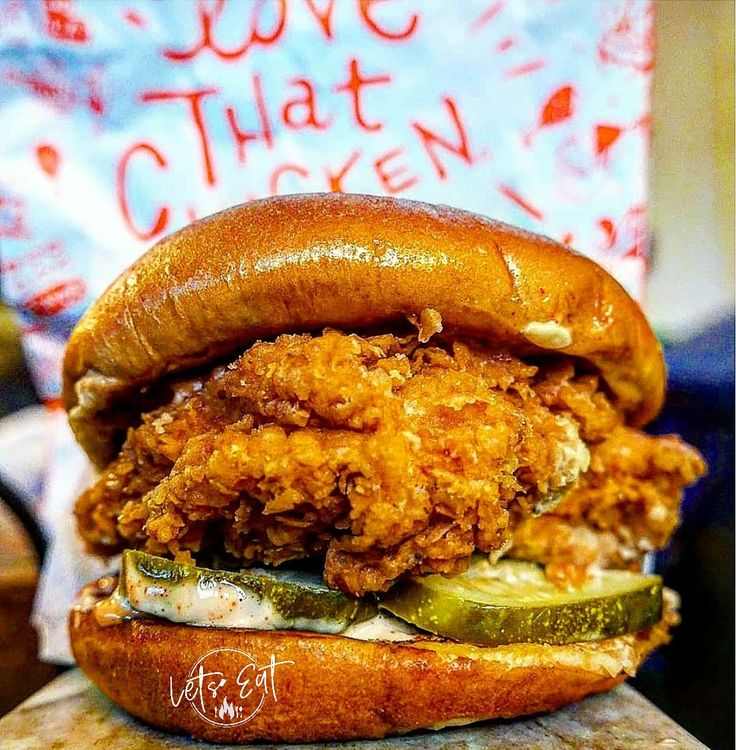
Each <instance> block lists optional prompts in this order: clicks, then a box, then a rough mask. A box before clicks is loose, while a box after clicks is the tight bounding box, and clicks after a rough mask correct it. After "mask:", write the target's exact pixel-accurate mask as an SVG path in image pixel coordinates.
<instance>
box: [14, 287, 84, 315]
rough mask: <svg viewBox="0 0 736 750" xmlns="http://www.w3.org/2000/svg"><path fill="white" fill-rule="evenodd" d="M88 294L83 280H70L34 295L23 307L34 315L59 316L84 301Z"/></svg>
mask: <svg viewBox="0 0 736 750" xmlns="http://www.w3.org/2000/svg"><path fill="white" fill-rule="evenodd" d="M86 293H87V287H86V285H85V283H84V281H82V279H70V280H68V281H62V282H60V283H58V284H54V286H52V287H50V288H49V289H45V290H44V291H42V292H39V293H38V294H34V295H33V297H30V298H28V299H27V300H26V301H25V302H24V303H23V306H24V307H25V308H26V309H27V310H30V312H32V313H33V314H34V315H41V316H44V317H46V316H49V315H57V314H58V313H60V312H62V311H63V310H66V309H67V308H68V307H71V306H72V305H74V304H76V303H77V302H80V301H81V300H83V299H84V296H85V294H86Z"/></svg>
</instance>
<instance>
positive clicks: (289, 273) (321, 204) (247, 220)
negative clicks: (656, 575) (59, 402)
mask: <svg viewBox="0 0 736 750" xmlns="http://www.w3.org/2000/svg"><path fill="white" fill-rule="evenodd" d="M425 309H433V310H436V311H438V312H439V313H440V314H441V316H442V321H443V326H444V331H445V333H447V334H449V335H451V336H452V335H463V336H473V337H477V338H479V339H482V340H484V341H487V342H489V343H490V344H492V345H494V346H499V347H506V348H509V349H511V350H513V351H515V352H517V353H520V354H524V353H538V352H540V351H543V350H554V351H556V352H559V353H562V354H565V355H570V356H574V357H578V358H580V359H583V360H585V361H587V362H588V363H589V364H590V365H592V366H593V367H594V368H596V369H597V370H598V371H599V372H600V373H601V375H602V377H603V378H604V380H605V382H606V384H607V386H608V387H609V389H610V390H611V392H612V393H613V395H614V397H615V400H616V403H617V405H618V407H619V408H620V409H621V410H622V411H623V412H624V413H625V414H626V415H627V417H628V419H629V421H630V422H631V423H632V424H636V425H640V424H643V423H645V422H646V421H648V420H649V419H651V418H652V417H653V416H654V415H655V414H656V413H657V411H658V410H659V408H660V406H661V402H662V397H663V391H664V365H663V361H662V355H661V351H660V348H659V345H658V343H657V341H656V339H655V337H654V334H653V333H652V330H651V328H650V327H649V325H648V324H647V322H646V320H645V318H644V316H643V314H642V313H641V311H640V309H639V307H638V305H637V304H636V303H635V302H634V301H633V300H632V299H631V298H630V297H629V296H628V295H627V293H626V292H625V291H624V290H623V289H622V287H621V286H620V285H619V284H618V283H617V282H616V281H615V280H614V279H613V278H612V277H611V276H610V275H609V274H608V273H607V272H606V271H604V270H603V269H602V268H601V267H600V266H598V265H597V264H595V263H594V262H592V261H591V260H589V259H587V258H585V257H583V256H581V255H578V254H576V253H574V252H572V251H571V250H569V249H568V248H566V247H564V246H562V245H560V244H558V243H556V242H554V241H552V240H550V239H548V238H546V237H541V236H537V235H533V234H530V233H528V232H524V231H522V230H519V229H515V228H513V227H511V226H508V225H506V224H502V223H499V222H495V221H491V220H489V219H485V218H483V217H480V216H477V215H474V214H470V213H467V212H465V211H460V210H456V209H451V208H447V207H437V206H430V205H428V204H423V203H416V202H410V201H399V200H395V199H391V198H379V197H370V196H362V195H342V194H311V195H295V196H284V197H278V198H269V199H265V200H260V201H254V202H251V203H246V204H243V205H240V206H235V207H234V208H231V209H228V210H226V211H223V212H221V213H218V214H215V215H214V216H210V217H208V218H206V219H202V220H200V221H197V222H195V223H194V224H192V225H190V226H188V227H186V228H185V229H182V230H181V231H179V232H176V233H175V234H173V235H171V236H169V237H166V238H165V239H163V240H161V241H160V242H158V243H157V244H156V245H154V247H153V248H151V250H150V251H149V252H148V253H146V254H145V255H143V256H142V257H141V258H140V259H139V260H138V261H137V262H136V263H135V264H134V265H133V266H131V267H130V268H129V269H128V270H127V271H126V272H125V273H123V274H122V275H121V276H120V277H119V278H118V279H117V280H116V281H115V282H114V283H113V284H112V285H111V286H110V287H109V288H108V289H107V291H106V292H105V293H104V294H103V295H102V296H101V297H100V298H99V299H98V300H97V302H96V303H95V304H93V305H92V307H91V308H90V309H89V310H88V311H87V313H86V314H85V315H84V316H83V317H82V319H81V320H80V322H79V324H78V325H77V327H76V328H75V329H74V331H73V333H72V335H71V338H70V340H69V343H68V346H67V350H66V355H65V358H64V372H63V391H64V400H65V404H66V407H67V410H68V411H69V418H70V423H71V425H72V428H73V429H74V432H75V434H76V436H77V439H78V440H79V442H80V443H81V445H82V447H83V448H84V449H85V450H86V451H87V453H88V454H89V456H90V457H91V458H92V459H93V461H94V462H95V463H97V464H98V465H104V464H105V463H106V462H107V461H109V460H110V459H111V458H112V457H113V455H114V450H115V444H116V441H117V440H118V438H119V436H120V434H119V425H118V426H116V427H115V428H114V429H113V428H111V426H110V425H111V420H110V417H109V415H110V413H111V410H114V411H116V412H117V413H118V414H120V413H121V412H129V413H130V414H131V415H135V414H137V413H139V412H140V409H136V408H135V399H136V396H137V395H138V393H139V392H140V389H141V388H142V387H144V386H146V385H148V384H150V383H152V382H155V381H156V380H158V379H159V378H161V377H162V376H165V375H167V374H169V373H173V372H177V371H180V370H184V369H186V368H190V367H193V366H196V365H201V364H204V363H207V362H210V361H212V360H215V359H217V358H220V357H222V356H224V355H226V354H228V353H231V352H234V351H235V350H236V349H237V348H238V347H242V346H243V345H245V344H248V343H250V342H252V341H254V340H256V339H258V338H266V337H271V336H275V335H277V334H280V333H290V332H296V331H305V330H316V329H321V328H323V327H327V326H332V327H337V328H342V329H350V330H359V329H362V328H368V327H372V326H377V325H384V324H390V323H392V322H393V321H405V320H406V318H407V317H409V316H419V315H420V314H421V312H422V311H423V310H425Z"/></svg>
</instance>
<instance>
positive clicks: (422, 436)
mask: <svg viewBox="0 0 736 750" xmlns="http://www.w3.org/2000/svg"><path fill="white" fill-rule="evenodd" d="M611 441H613V442H611ZM639 444H641V445H642V446H645V447H646V449H647V451H648V453H647V456H648V458H646V459H645V458H642V459H641V460H640V461H639V462H638V463H637V462H635V461H633V459H632V461H628V459H627V458H626V451H627V450H628V448H627V446H631V449H632V450H634V451H636V450H639ZM588 445H591V446H592V450H593V455H594V464H593V466H592V467H591V471H590V472H588V474H587V475H586V478H585V479H583V480H582V483H581V484H580V488H579V489H577V490H574V491H573V492H571V493H570V492H568V490H570V488H571V487H573V486H574V485H575V484H576V483H577V482H578V479H579V477H580V475H581V474H584V473H585V472H586V470H587V469H588V462H589V448H588ZM607 446H608V447H607ZM660 446H661V449H660ZM665 454H667V456H666V457H665ZM596 462H597V463H596ZM683 465H686V466H687V467H689V468H684V469H683V468H682V467H683ZM611 468H615V472H613V474H612V475H611V476H610V477H609V476H608V475H607V472H608V470H609V469H611ZM701 471H702V462H701V461H700V459H699V457H698V456H697V454H696V453H695V452H694V451H691V449H689V448H687V447H686V446H684V445H683V444H682V443H680V442H679V441H678V440H677V439H676V438H667V439H662V438H650V437H646V436H644V435H643V434H642V433H639V432H637V431H634V430H629V429H627V428H624V427H622V426H621V419H620V417H619V415H618V414H617V413H616V411H615V409H614V408H613V406H612V405H611V404H610V402H609V401H608V399H607V397H606V395H605V393H604V392H603V391H602V390H601V388H600V387H599V382H598V379H597V377H595V376H594V375H589V374H582V375H576V373H575V371H574V368H573V366H572V364H571V363H569V362H564V361H563V362H561V363H559V362H558V363H557V364H554V365H549V364H547V365H537V364H530V363H528V362H524V361H522V360H521V359H519V358H516V357H513V356H511V355H509V354H507V353H505V352H495V351H491V350H488V349H485V348H482V347H479V346H477V345H473V344H471V343H469V342H462V341H455V342H451V343H447V342H444V343H441V344H437V343H425V344H422V343H420V342H419V341H418V339H417V337H416V336H406V337H403V338H400V337H397V336H394V335H389V334H385V335H376V336H370V337H362V336H359V335H356V334H350V335H348V334H344V333H340V332H337V331H325V332H324V333H323V334H322V335H319V336H309V335H284V336H280V337H279V338H277V339H276V340H275V341H274V342H260V343H257V344H255V345H253V346H252V347H250V348H249V349H248V350H247V351H246V352H245V353H244V354H243V355H242V356H241V357H239V358H238V359H237V360H235V361H234V362H233V363H232V364H231V365H229V366H228V367H227V368H219V369H217V370H215V371H213V372H212V373H211V374H209V375H208V376H206V377H203V378H201V379H199V380H195V381H191V382H189V383H187V384H183V385H181V386H180V387H179V388H178V390H177V392H176V395H175V397H174V399H173V400H172V402H171V403H170V404H168V405H166V406H164V407H162V408H160V409H158V410H156V411H154V412H152V413H150V414H146V415H144V416H143V423H142V424H141V426H139V427H138V428H136V429H133V430H131V431H130V432H129V434H128V438H127V441H126V443H125V445H124V446H123V448H122V450H121V452H120V455H119V457H118V458H117V459H116V460H115V461H113V462H112V463H111V464H110V466H108V468H107V470H106V472H105V473H104V475H103V476H102V477H101V478H100V480H99V481H98V482H97V483H96V484H95V485H94V486H93V487H91V488H90V489H89V490H87V492H86V493H85V494H83V495H82V496H81V497H80V499H79V501H78V503H77V507H76V513H77V517H78V521H79V527H80V531H81V533H82V535H83V536H84V538H85V539H86V540H87V543H88V545H89V546H90V548H92V549H93V550H95V551H97V552H101V553H107V554H110V553H111V552H114V551H116V550H118V549H120V548H122V547H124V546H135V547H142V548H145V549H147V550H148V551H150V552H154V553H159V554H171V555H179V556H182V555H185V556H186V555H188V554H194V555H195V556H196V555H198V554H201V553H205V552H208V551H211V550H217V549H218V548H219V549H221V548H222V547H223V545H224V548H225V550H226V551H227V552H228V553H229V554H231V555H233V556H235V557H237V558H242V559H244V560H247V561H264V562H266V563H271V564H278V563H281V562H284V561H286V560H290V559H298V558H303V557H312V556H325V578H326V580H327V581H328V583H330V584H331V585H333V586H336V587H339V588H341V589H343V590H345V591H348V592H351V593H354V594H361V593H363V592H366V591H380V590H385V589H386V588H387V587H388V586H389V585H390V584H391V583H392V582H393V581H394V580H395V579H396V578H398V577H399V576H401V575H404V574H406V573H414V574H417V573H425V572H442V573H446V574H453V573H458V572H460V571H461V570H463V569H464V567H465V566H466V565H467V562H468V559H469V556H470V554H471V553H472V552H473V551H474V550H475V549H479V550H482V551H484V552H488V553H495V554H497V555H499V554H503V552H504V551H506V550H507V549H508V548H509V546H510V545H511V543H512V536H513V527H514V526H517V525H519V526H520V529H521V531H520V532H519V533H520V534H522V535H525V536H524V537H523V538H524V539H526V538H531V539H533V541H534V542H535V544H531V543H527V544H526V547H525V548H524V549H528V550H530V554H532V553H533V554H534V555H536V556H533V557H532V559H539V560H540V561H542V562H544V563H550V564H551V563H553V562H554V560H555V559H557V557H559V558H560V560H561V562H563V563H565V564H568V563H569V562H570V560H569V559H568V558H569V555H566V554H565V553H563V552H560V553H559V554H558V553H557V552H555V551H554V550H553V549H552V548H553V547H554V545H551V544H547V545H546V546H545V545H544V544H543V543H542V542H540V541H539V540H538V539H536V535H537V534H541V535H542V536H544V535H545V533H546V532H545V530H546V526H545V525H544V524H540V525H539V527H538V531H537V532H535V531H533V528H534V527H533V524H534V523H535V521H534V520H533V519H532V520H529V521H528V523H530V524H532V527H531V528H532V531H531V532H530V531H529V529H528V527H526V526H525V525H524V524H526V523H527V519H530V518H531V514H532V513H537V512H540V511H543V510H547V511H549V510H552V509H553V508H554V505H555V501H556V500H559V498H560V497H562V496H563V495H564V494H565V493H566V492H568V494H567V497H566V498H565V500H564V501H563V502H562V505H560V506H559V507H558V509H557V511H554V512H555V513H556V515H555V516H554V517H555V518H556V519H557V521H558V523H563V524H568V525H569V524H571V523H573V524H574V523H579V524H583V525H585V528H587V529H589V532H590V534H592V535H593V537H594V538H597V537H596V535H598V533H599V532H604V533H608V532H610V531H611V530H612V529H611V527H612V526H615V524H616V523H618V521H619V517H625V521H626V526H625V529H626V531H625V532H623V534H624V536H623V537H621V535H620V534H619V536H618V537H616V540H617V541H615V542H612V543H613V544H614V546H615V545H616V544H618V543H619V542H620V541H622V543H625V544H629V545H631V544H633V546H634V547H635V548H637V549H638V547H637V546H636V545H637V544H639V546H640V543H641V541H642V540H648V542H651V543H652V544H657V545H658V544H660V543H661V542H662V540H663V539H664V538H665V537H666V536H668V535H669V533H670V532H671V529H672V527H673V526H674V523H675V522H676V518H677V504H678V500H679V495H680V491H681V488H682V486H683V485H684V484H686V483H687V482H688V481H691V480H692V479H693V478H695V477H696V476H697V475H698V474H699V473H700V472H701ZM617 486H620V487H621V492H622V493H625V497H624V496H623V495H622V496H621V502H620V503H619V502H618V500H617V499H616V498H618V497H619V495H617V494H616V491H615V487H617ZM611 487H613V488H614V489H613V490H612V489H611ZM619 494H621V493H619ZM624 501H625V502H624ZM637 503H638V504H637ZM599 504H600V505H601V507H600V508H599V507H598V505H599ZM624 506H625V507H624ZM642 508H643V509H644V510H645V511H648V510H649V509H651V508H655V509H658V510H655V512H654V515H652V514H651V513H649V516H651V518H650V517H649V516H647V515H646V513H645V514H644V516H645V517H643V518H639V516H638V514H640V513H641V509H642ZM662 513H666V514H667V517H666V518H660V517H659V516H658V514H659V515H661V514H662ZM617 514H618V515H617ZM539 520H540V521H542V520H544V521H546V520H547V516H543V517H542V518H540V519H539ZM555 533H556V532H555ZM613 533H614V534H616V533H618V530H617V529H613ZM628 533H630V534H631V536H632V538H631V539H628V538H626V536H625V535H626V534H628ZM522 541H523V540H522ZM522 547H523V544H522V543H521V542H520V543H519V544H517V543H516V542H514V549H515V553H519V550H520V549H522ZM589 557H590V555H588V557H586V558H585V560H588V558H589ZM596 559H597V558H596ZM573 562H574V561H573ZM586 564H587V563H586Z"/></svg>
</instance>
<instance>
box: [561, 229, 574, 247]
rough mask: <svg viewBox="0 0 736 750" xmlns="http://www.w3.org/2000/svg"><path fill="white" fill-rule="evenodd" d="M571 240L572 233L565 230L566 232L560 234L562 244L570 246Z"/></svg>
mask: <svg viewBox="0 0 736 750" xmlns="http://www.w3.org/2000/svg"><path fill="white" fill-rule="evenodd" d="M572 240H573V233H572V232H567V233H566V234H563V235H562V244H563V245H567V246H568V247H571V246H572Z"/></svg>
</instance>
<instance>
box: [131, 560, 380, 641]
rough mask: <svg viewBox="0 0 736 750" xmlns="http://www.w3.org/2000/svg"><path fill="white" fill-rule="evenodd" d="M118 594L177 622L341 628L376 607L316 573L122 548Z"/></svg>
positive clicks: (327, 630) (331, 630)
mask: <svg viewBox="0 0 736 750" xmlns="http://www.w3.org/2000/svg"><path fill="white" fill-rule="evenodd" d="M119 596H120V597H121V598H122V599H123V600H127V602H129V604H130V606H131V608H132V609H134V610H135V611H137V612H142V613H145V614H148V615H153V616H155V617H162V618H164V619H167V620H171V621H173V622H185V623H189V624H193V625H209V626H214V627H227V628H234V627H235V628H257V629H259V630H264V629H266V630H275V629H279V630H288V629H294V630H312V631H316V632H319V633H341V632H342V631H343V630H345V629H346V628H347V627H348V626H349V625H350V624H351V623H353V622H356V621H361V620H363V619H367V618H368V617H371V616H372V615H374V614H375V613H376V611H377V610H376V606H375V604H374V603H373V602H372V601H368V600H360V599H352V598H350V597H348V596H345V595H344V594H342V593H341V592H339V591H333V590H332V589H329V588H327V586H326V585H325V583H324V582H323V581H322V579H321V577H320V576H318V575H315V574H311V573H302V572H296V571H281V570H279V571H270V570H264V569H252V570H247V571H243V572H231V571H223V570H210V569H208V568H200V567H195V566H194V565H184V564H181V563H176V562H173V561H172V560H167V559H166V558H163V557H157V556H155V555H149V554H147V553H145V552H139V551H136V550H126V551H125V552H124V553H123V560H122V565H121V569H120V583H119Z"/></svg>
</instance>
